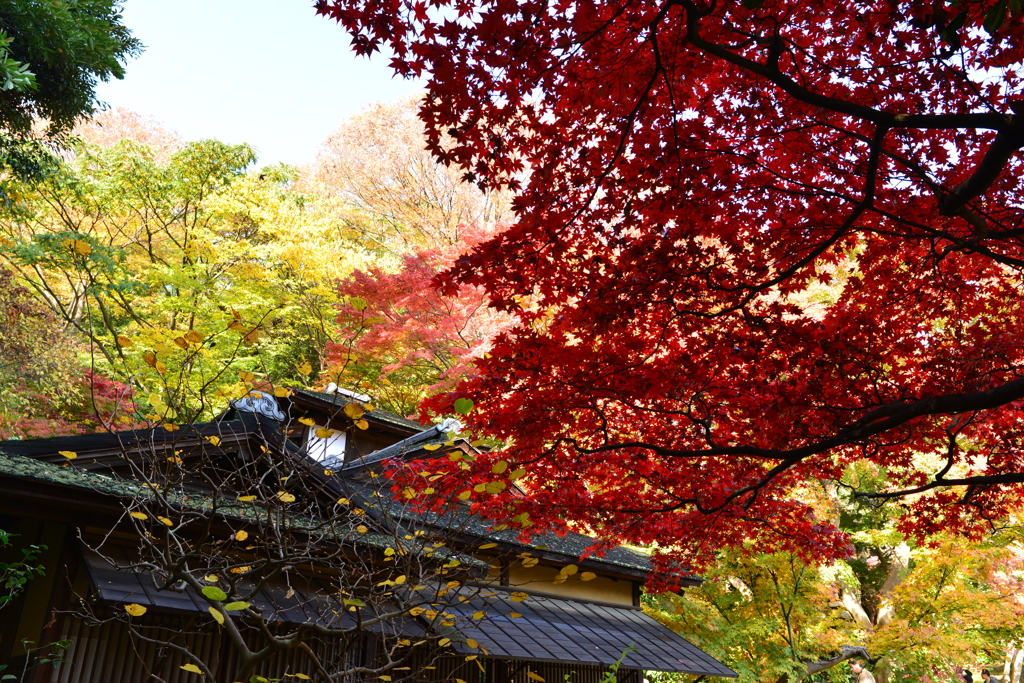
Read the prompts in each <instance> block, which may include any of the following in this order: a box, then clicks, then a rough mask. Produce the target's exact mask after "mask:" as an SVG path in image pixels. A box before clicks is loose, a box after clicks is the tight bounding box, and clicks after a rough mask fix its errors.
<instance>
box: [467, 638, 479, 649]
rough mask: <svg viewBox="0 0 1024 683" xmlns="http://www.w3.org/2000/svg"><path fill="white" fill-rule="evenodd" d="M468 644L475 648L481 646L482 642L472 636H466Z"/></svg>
mask: <svg viewBox="0 0 1024 683" xmlns="http://www.w3.org/2000/svg"><path fill="white" fill-rule="evenodd" d="M466 645H468V646H469V647H471V648H473V649H474V650H475V649H477V648H478V647H480V644H479V643H478V642H476V641H475V640H473V639H472V638H466Z"/></svg>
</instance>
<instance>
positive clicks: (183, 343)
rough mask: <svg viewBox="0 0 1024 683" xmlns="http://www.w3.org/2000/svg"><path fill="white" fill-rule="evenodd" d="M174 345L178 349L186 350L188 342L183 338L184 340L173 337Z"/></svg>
mask: <svg viewBox="0 0 1024 683" xmlns="http://www.w3.org/2000/svg"><path fill="white" fill-rule="evenodd" d="M174 343H175V344H176V345H177V346H178V347H180V348H182V349H187V348H188V342H187V341H185V338H184V337H175V338H174Z"/></svg>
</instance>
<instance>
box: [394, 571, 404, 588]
mask: <svg viewBox="0 0 1024 683" xmlns="http://www.w3.org/2000/svg"><path fill="white" fill-rule="evenodd" d="M403 583H405V574H402V575H401V576H399V577H398V578H396V579H395V585H396V586H401V585H402V584H403Z"/></svg>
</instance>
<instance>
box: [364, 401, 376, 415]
mask: <svg viewBox="0 0 1024 683" xmlns="http://www.w3.org/2000/svg"><path fill="white" fill-rule="evenodd" d="M363 410H365V411H366V412H368V413H372V412H373V411H375V410H377V406H375V405H373V404H372V403H367V404H366V405H365V406H363Z"/></svg>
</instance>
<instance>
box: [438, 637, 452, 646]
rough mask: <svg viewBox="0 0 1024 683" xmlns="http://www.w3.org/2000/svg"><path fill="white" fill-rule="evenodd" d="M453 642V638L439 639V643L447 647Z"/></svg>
mask: <svg viewBox="0 0 1024 683" xmlns="http://www.w3.org/2000/svg"><path fill="white" fill-rule="evenodd" d="M451 642H452V639H451V638H442V639H441V640H439V641H437V644H438V645H439V646H440V647H447V646H448V645H449V644H450V643H451Z"/></svg>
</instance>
